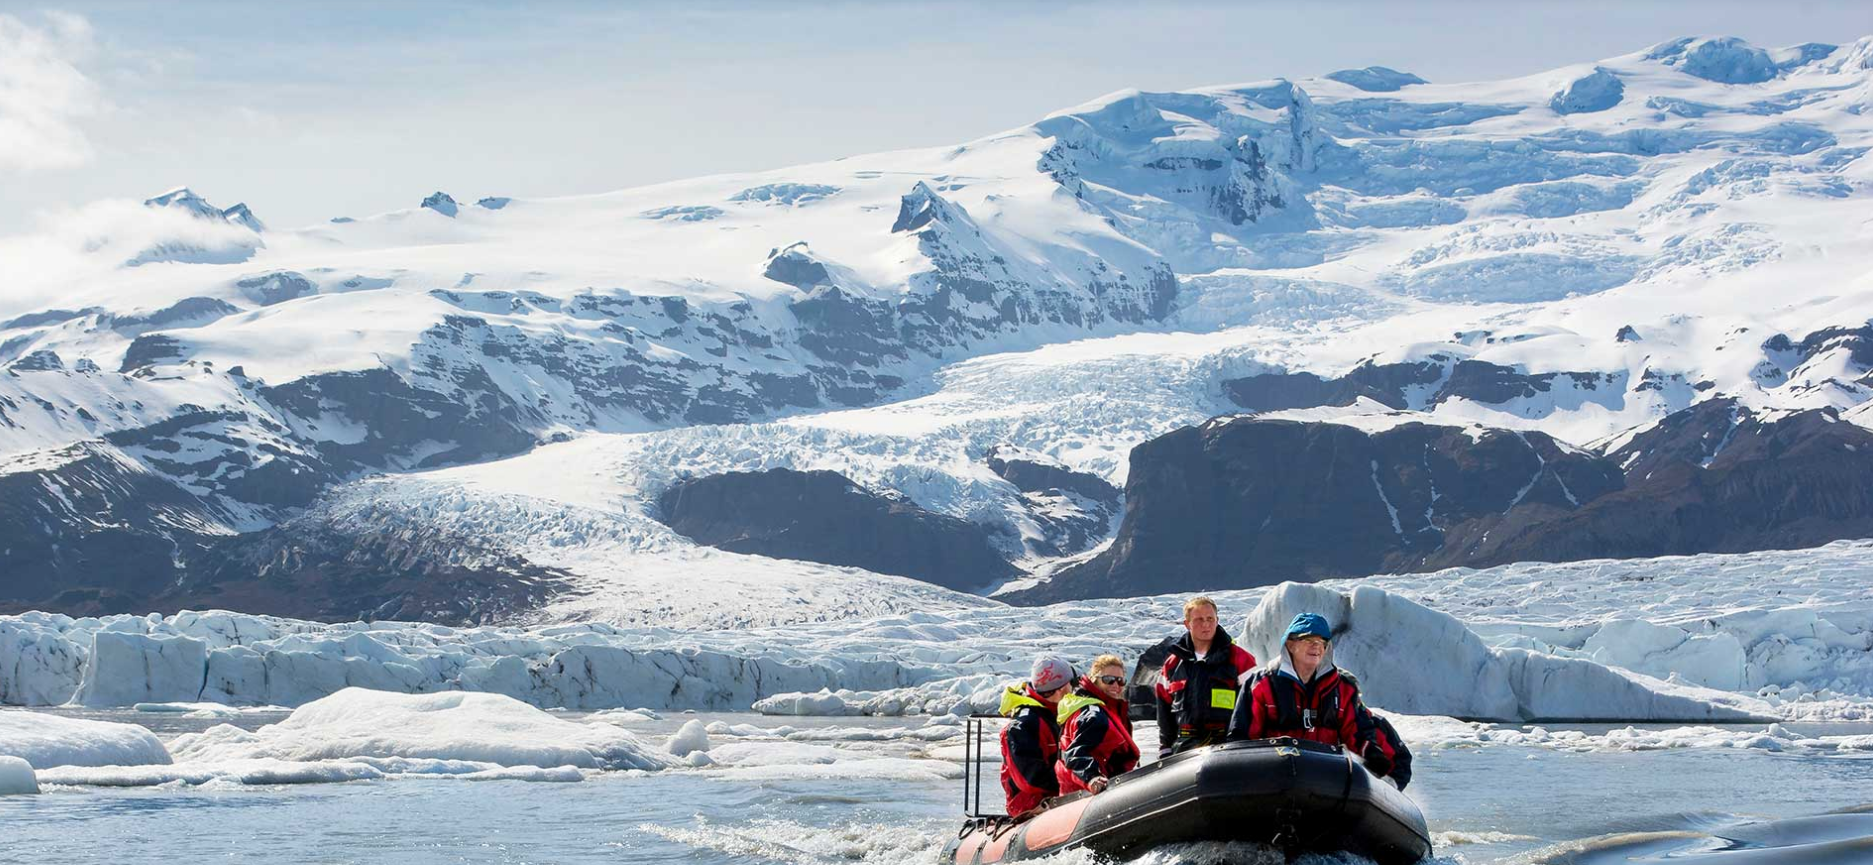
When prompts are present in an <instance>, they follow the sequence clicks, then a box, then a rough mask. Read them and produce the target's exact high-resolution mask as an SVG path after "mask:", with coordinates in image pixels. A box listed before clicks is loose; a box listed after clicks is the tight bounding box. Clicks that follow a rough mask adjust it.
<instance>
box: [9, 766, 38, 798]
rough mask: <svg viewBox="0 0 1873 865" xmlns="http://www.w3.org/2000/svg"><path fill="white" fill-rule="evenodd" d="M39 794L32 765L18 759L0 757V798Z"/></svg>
mask: <svg viewBox="0 0 1873 865" xmlns="http://www.w3.org/2000/svg"><path fill="white" fill-rule="evenodd" d="M37 792H39V779H38V778H37V777H36V776H34V775H33V764H31V763H28V762H26V761H25V760H22V759H20V758H18V757H0V796H13V795H18V794H20V793H37Z"/></svg>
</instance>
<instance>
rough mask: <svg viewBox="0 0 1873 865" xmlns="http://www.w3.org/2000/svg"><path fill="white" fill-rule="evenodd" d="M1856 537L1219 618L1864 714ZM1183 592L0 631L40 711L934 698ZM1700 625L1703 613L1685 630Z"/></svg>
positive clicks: (1350, 650) (1440, 680)
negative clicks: (856, 611) (1311, 621)
mask: <svg viewBox="0 0 1873 865" xmlns="http://www.w3.org/2000/svg"><path fill="white" fill-rule="evenodd" d="M1864 547H1865V544H1852V543H1841V544H1835V545H1832V546H1830V547H1826V548H1822V549H1819V550H1812V551H1800V552H1793V553H1754V554H1748V555H1739V556H1711V555H1707V556H1695V557H1687V558H1681V559H1655V560H1643V561H1626V562H1587V563H1579V564H1572V565H1514V566H1507V567H1503V568H1495V569H1490V570H1484V571H1469V570H1462V569H1459V570H1453V571H1443V572H1439V573H1436V574H1428V575H1395V576H1378V577H1369V578H1366V579H1365V580H1363V581H1345V580H1340V581H1332V582H1328V583H1323V584H1315V585H1300V584H1288V585H1284V586H1282V587H1279V588H1277V589H1273V590H1242V591H1229V592H1219V593H1216V594H1215V597H1216V598H1217V600H1218V602H1219V603H1220V604H1221V605H1222V606H1223V609H1224V613H1225V615H1226V616H1227V617H1230V618H1231V620H1232V621H1237V620H1241V619H1238V618H1236V617H1246V621H1247V623H1248V627H1247V628H1246V629H1244V631H1243V637H1242V638H1243V639H1244V641H1245V644H1246V645H1249V646H1252V647H1253V649H1254V650H1255V651H1256V653H1257V655H1258V657H1260V658H1262V659H1263V660H1264V661H1267V660H1269V659H1270V658H1271V655H1270V654H1269V652H1270V647H1271V645H1272V644H1273V642H1274V640H1275V636H1274V635H1275V634H1276V630H1277V629H1278V628H1280V627H1282V626H1285V624H1286V621H1287V619H1288V617H1291V616H1292V614H1293V613H1294V612H1297V611H1299V610H1301V609H1312V610H1315V611H1318V612H1322V613H1324V614H1326V615H1328V616H1329V617H1330V618H1332V619H1333V620H1334V621H1335V622H1336V624H1338V625H1339V626H1340V627H1341V628H1342V629H1343V631H1344V633H1343V634H1342V635H1341V639H1340V641H1339V643H1338V645H1337V646H1336V649H1335V652H1336V657H1337V660H1338V661H1339V663H1341V664H1343V665H1344V666H1345V667H1346V668H1347V669H1349V670H1350V671H1352V672H1353V673H1354V674H1355V675H1358V676H1361V680H1362V683H1363V685H1362V687H1363V688H1364V689H1365V691H1366V693H1367V695H1368V698H1369V699H1370V700H1371V702H1372V703H1373V704H1374V705H1375V706H1377V707H1378V708H1381V709H1386V710H1391V711H1395V712H1408V713H1424V714H1444V715H1456V716H1463V717H1475V718H1497V719H1508V720H1518V721H1525V720H1530V719H1536V718H1544V719H1545V718H1557V719H1561V718H1566V719H1576V720H1580V719H1603V718H1607V717H1617V718H1621V719H1626V720H1635V721H1637V720H1698V721H1710V720H1725V719H1739V718H1744V717H1756V716H1764V715H1771V716H1776V717H1783V718H1800V719H1815V720H1820V719H1826V718H1830V717H1841V718H1845V717H1865V716H1867V715H1868V710H1869V708H1873V707H1870V706H1869V705H1868V701H1869V698H1873V619H1870V618H1869V617H1868V616H1867V615H1866V613H1865V610H1866V609H1867V606H1866V604H1867V599H1868V597H1869V596H1870V595H1873V585H1869V584H1868V583H1867V581H1866V578H1865V574H1866V571H1865V569H1864V567H1863V566H1862V565H1861V561H1862V559H1863V556H1864ZM1791 574H1794V575H1795V576H1793V577H1791V576H1790V575H1791ZM1768 585H1774V586H1777V587H1779V588H1778V591H1780V592H1781V594H1780V595H1777V594H1775V592H1773V591H1765V590H1764V588H1763V587H1764V586H1768ZM1181 603H1182V598H1181V597H1174V596H1160V597H1150V598H1135V599H1123V600H1104V601H1094V602H1069V603H1062V604H1056V605H1053V606H1047V607H1031V608H1017V607H1008V606H1004V605H998V604H993V603H983V604H979V605H975V606H970V607H962V608H950V609H928V610H923V611H917V612H906V613H901V614H896V615H885V616H873V617H862V618H850V619H843V620H838V621H827V622H818V623H793V624H787V625H774V626H765V627H763V626H745V627H727V628H721V629H716V630H704V629H698V628H684V629H676V628H668V627H660V626H654V625H645V626H637V627H628V628H625V627H612V626H608V625H598V624H585V625H552V626H540V627H535V628H532V629H521V628H503V627H480V628H449V627H443V626H439V625H425V624H412V623H393V622H379V623H363V622H354V623H344V624H331V625H328V624H319V623H314V622H300V621H292V620H286V619H275V618H269V617H258V616H243V615H239V614H230V613H220V612H214V613H184V614H180V615H177V616H171V617H167V618H162V617H131V616H117V617H110V618H107V619H82V620H75V619H71V618H69V617H64V616H48V615H45V614H32V615H29V616H23V617H0V642H3V643H5V644H8V645H32V646H36V647H38V649H37V650H36V651H35V653H33V654H30V655H22V656H21V657H22V658H33V659H46V658H54V659H67V660H69V659H77V672H78V674H79V676H80V677H82V678H81V680H75V679H74V678H73V677H72V675H71V673H72V669H71V668H70V667H68V666H61V665H59V664H46V663H42V662H38V661H35V662H34V663H32V664H12V665H0V694H7V695H10V696H9V697H8V700H9V701H10V702H13V703H27V704H37V705H45V704H49V703H62V702H65V701H67V700H69V699H71V698H72V697H73V696H74V694H77V695H79V697H80V702H86V703H89V704H92V705H113V704H114V705H130V704H131V703H135V702H149V703H154V702H164V701H168V702H187V701H194V700H197V699H199V700H202V701H208V702H223V703H229V704H248V705H285V706H295V705H303V704H306V703H310V702H313V701H316V700H318V699H320V698H323V697H326V696H328V695H330V694H333V693H336V692H338V691H341V690H344V689H345V688H350V687H364V688H370V689H376V690H382V691H399V692H412V693H435V692H445V691H474V692H486V693H492V694H503V695H506V696H509V697H512V698H515V699H518V700H521V701H522V702H525V703H528V704H531V705H534V706H540V707H566V708H572V709H585V710H598V709H607V708H618V707H630V708H637V707H645V706H647V707H650V708H696V709H723V710H744V709H747V708H749V707H750V706H754V707H755V708H757V709H758V710H760V711H765V712H771V713H776V714H835V715H837V714H885V715H900V714H909V715H937V716H940V715H947V714H951V713H956V712H963V713H966V712H968V711H972V710H988V709H991V708H992V707H993V704H994V702H995V700H996V698H997V691H998V689H999V688H1000V687H1001V686H1002V685H1004V684H1006V683H1007V682H1010V681H1013V680H1015V679H1018V678H1019V677H1020V676H1021V675H1022V674H1023V673H1024V672H1025V670H1026V669H1027V666H1028V664H1029V662H1030V661H1031V660H1032V658H1033V657H1034V656H1035V655H1037V654H1040V653H1053V654H1060V655H1063V656H1065V657H1068V658H1071V659H1076V660H1078V661H1081V662H1083V661H1085V660H1086V659H1090V658H1092V657H1094V656H1096V655H1098V654H1101V653H1103V652H1107V651H1119V652H1121V653H1123V654H1125V655H1126V656H1128V657H1136V655H1137V654H1138V653H1141V652H1143V651H1144V650H1145V649H1146V648H1147V647H1149V646H1151V645H1152V644H1154V643H1156V642H1158V641H1159V640H1161V639H1163V638H1164V637H1166V636H1169V635H1171V634H1173V633H1175V632H1176V631H1177V630H1178V621H1179V609H1180V605H1181ZM1251 610H1253V612H1251ZM1609 610H1617V611H1620V614H1619V615H1611V614H1609V612H1608V611H1609ZM1518 616H1519V617H1520V618H1519V619H1518V618H1517V617H1518ZM1705 622H1710V623H1712V624H1711V626H1710V629H1709V630H1703V629H1701V628H1700V627H1698V625H1699V624H1700V623H1705ZM1703 637H1710V638H1714V639H1713V640H1710V641H1706V642H1698V638H1703ZM1729 642H1734V643H1735V644H1736V645H1737V646H1740V647H1741V652H1742V656H1743V658H1744V661H1743V665H1744V666H1743V670H1742V674H1741V675H1742V682H1743V684H1742V686H1741V687H1737V688H1734V689H1730V690H1722V691H1719V690H1715V689H1712V688H1708V687H1700V686H1699V685H1698V684H1696V683H1698V682H1705V683H1708V684H1733V685H1734V684H1736V682H1735V681H1734V680H1731V681H1728V682H1720V681H1719V680H1717V679H1714V678H1712V675H1713V671H1714V670H1716V669H1718V668H1719V666H1720V665H1719V663H1718V662H1720V661H1721V662H1723V663H1728V661H1727V660H1725V659H1730V660H1734V658H1735V651H1736V650H1734V649H1729V648H1726V646H1728V645H1729ZM94 645H95V646H96V647H97V648H95V649H93V646H94ZM93 658H96V659H98V662H97V663H92V662H91V659H93ZM1713 658H1715V659H1716V660H1713ZM1616 665H1618V666H1616ZM149 698H168V699H167V700H164V699H149Z"/></svg>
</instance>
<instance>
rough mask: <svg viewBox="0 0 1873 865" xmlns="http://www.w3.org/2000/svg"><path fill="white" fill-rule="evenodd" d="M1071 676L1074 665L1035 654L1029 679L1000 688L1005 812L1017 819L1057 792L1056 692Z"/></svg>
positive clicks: (1060, 691) (1063, 690) (1061, 693)
mask: <svg viewBox="0 0 1873 865" xmlns="http://www.w3.org/2000/svg"><path fill="white" fill-rule="evenodd" d="M1072 681H1073V667H1072V665H1070V664H1068V663H1067V662H1066V661H1063V660H1061V659H1059V658H1054V657H1041V658H1036V659H1035V660H1034V666H1033V667H1032V668H1030V670H1029V671H1028V680H1027V681H1025V682H1022V683H1021V684H1019V685H1014V686H1012V687H1010V688H1008V689H1007V690H1006V691H1004V692H1003V693H1002V705H1001V714H1002V716H1003V717H1005V718H1008V719H1009V721H1008V723H1007V724H1005V725H1003V727H1002V773H1001V775H1002V793H1003V794H1004V795H1006V796H1007V798H1008V816H1010V817H1013V818H1015V819H1020V818H1021V817H1023V816H1026V815H1027V813H1028V812H1030V811H1033V810H1034V809H1036V808H1039V807H1040V806H1041V803H1042V802H1045V801H1047V800H1048V799H1050V798H1052V797H1054V796H1058V795H1060V781H1059V779H1058V778H1057V777H1055V775H1054V763H1055V761H1056V759H1057V758H1058V756H1059V754H1060V722H1059V721H1058V720H1056V719H1055V713H1056V712H1058V708H1057V707H1058V704H1059V702H1060V698H1061V697H1062V696H1064V695H1065V694H1066V690H1067V685H1068V684H1070V683H1072Z"/></svg>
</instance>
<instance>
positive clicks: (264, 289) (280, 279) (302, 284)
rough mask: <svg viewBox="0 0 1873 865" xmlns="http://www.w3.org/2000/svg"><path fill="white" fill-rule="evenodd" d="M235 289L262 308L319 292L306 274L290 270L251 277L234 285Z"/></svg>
mask: <svg viewBox="0 0 1873 865" xmlns="http://www.w3.org/2000/svg"><path fill="white" fill-rule="evenodd" d="M234 287H235V288H238V289H240V290H241V293H242V294H245V295H247V298H248V299H249V300H252V301H253V302H255V303H257V304H260V305H261V306H272V305H274V304H276V303H284V302H286V301H289V300H292V299H294V298H299V297H305V296H306V295H308V294H313V293H315V292H317V291H318V287H317V286H315V285H313V284H312V280H310V279H307V278H306V277H305V275H304V274H300V273H295V272H293V271H290V270H279V271H274V272H273V273H267V274H262V275H260V276H250V277H248V278H246V279H243V280H240V281H238V282H236V283H234Z"/></svg>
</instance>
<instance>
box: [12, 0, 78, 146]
mask: <svg viewBox="0 0 1873 865" xmlns="http://www.w3.org/2000/svg"><path fill="white" fill-rule="evenodd" d="M39 19H40V22H41V23H40V24H38V25H37V26H35V25H34V24H33V23H30V22H27V21H25V20H22V19H20V18H18V17H15V16H12V15H6V14H0V170H9V169H10V170H15V171H34V170H41V169H48V168H73V167H76V166H80V165H84V164H85V163H87V162H89V161H91V158H92V155H93V150H92V148H91V142H90V140H89V139H88V138H87V137H86V136H85V132H84V129H83V128H82V127H81V126H80V125H79V123H80V121H82V120H83V119H85V118H86V117H89V116H91V115H93V114H96V113H98V112H99V111H100V110H101V109H102V107H103V97H102V95H101V94H100V92H99V90H98V87H97V84H96V83H95V82H93V81H92V80H91V78H90V77H88V76H86V75H85V73H84V72H82V71H80V69H79V68H78V65H79V64H80V63H82V62H84V61H85V60H87V59H88V58H89V57H90V56H91V54H92V52H93V51H94V50H95V46H96V39H95V37H94V35H93V33H92V31H91V23H90V22H89V21H87V20H85V19H84V17H83V16H79V15H73V14H71V13H67V12H45V13H42V14H41V15H40V16H39Z"/></svg>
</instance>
